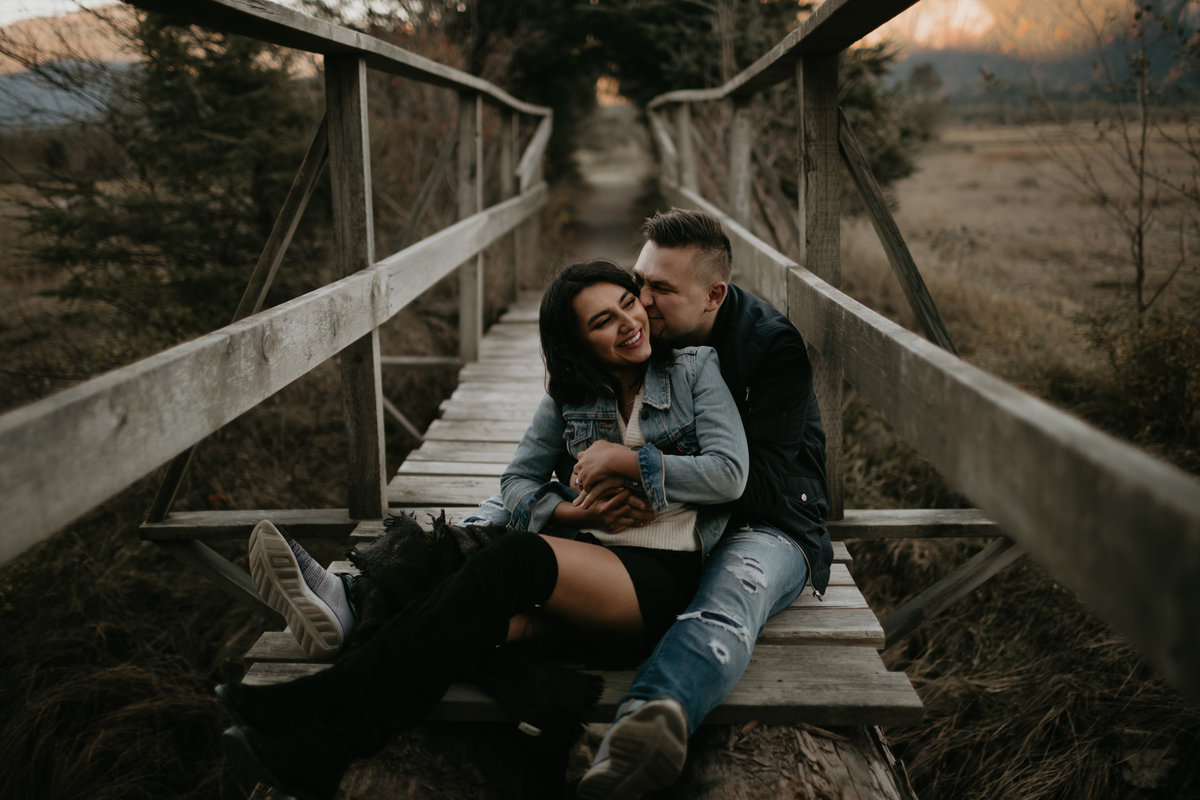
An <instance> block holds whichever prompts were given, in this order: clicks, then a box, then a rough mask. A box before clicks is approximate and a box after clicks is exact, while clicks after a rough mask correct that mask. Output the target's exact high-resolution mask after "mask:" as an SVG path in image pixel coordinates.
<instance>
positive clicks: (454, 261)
mask: <svg viewBox="0 0 1200 800" xmlns="http://www.w3.org/2000/svg"><path fill="white" fill-rule="evenodd" d="M546 194H547V187H546V184H544V183H542V184H539V185H537V186H535V187H533V188H531V189H530V190H529V191H527V192H524V193H522V194H520V195H518V196H517V197H514V198H513V199H512V200H506V201H504V202H503V203H498V204H496V205H493V206H490V207H489V208H488V210H486V211H483V212H481V213H479V214H476V215H474V216H472V217H469V218H467V219H465V220H462V221H461V222H458V223H455V224H454V225H451V226H450V227H449V228H444V229H443V230H441V231H439V232H438V233H435V234H433V235H432V236H427V237H425V238H424V239H422V240H421V241H419V242H416V243H414V244H412V245H410V246H409V247H406V248H405V249H403V250H401V251H400V252H398V253H395V254H393V255H391V256H388V257H387V258H385V259H383V260H382V261H380V262H379V263H378V264H376V265H375V271H377V272H381V273H385V274H386V275H387V277H388V280H386V281H384V284H385V285H384V286H383V287H382V291H383V292H385V294H386V299H387V316H388V318H391V317H392V316H394V315H395V314H396V313H397V312H398V311H400V309H402V308H404V307H405V306H406V305H408V304H409V303H411V302H412V301H413V300H415V299H416V298H417V297H419V296H420V295H422V294H423V293H424V292H425V291H426V290H427V289H429V288H430V287H431V286H433V284H435V283H437V282H438V281H439V280H441V279H442V278H443V277H445V276H446V275H447V274H448V273H449V272H450V271H452V270H453V269H454V268H456V267H457V266H458V265H459V264H462V263H463V262H464V261H466V260H467V259H468V258H470V257H472V256H474V255H475V254H476V253H478V252H480V251H481V250H483V249H484V248H486V247H487V246H488V245H490V244H492V243H493V242H495V241H496V240H497V239H499V238H500V237H502V236H504V235H505V234H507V233H508V232H510V231H511V230H513V229H514V228H515V227H516V226H517V225H518V224H520V223H521V222H522V221H523V220H525V219H526V218H527V217H529V216H530V215H531V214H533V213H534V212H535V211H536V210H537V209H538V208H539V207H540V206H541V205H542V204H543V203H544V202H545V199H546Z"/></svg>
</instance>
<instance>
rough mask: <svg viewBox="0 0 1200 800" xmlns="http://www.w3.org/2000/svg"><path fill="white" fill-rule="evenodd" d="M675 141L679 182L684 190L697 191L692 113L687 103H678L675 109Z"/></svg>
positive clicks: (698, 183) (698, 184)
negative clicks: (677, 152) (677, 146)
mask: <svg viewBox="0 0 1200 800" xmlns="http://www.w3.org/2000/svg"><path fill="white" fill-rule="evenodd" d="M675 140H676V141H677V142H678V143H679V165H678V167H677V171H678V173H679V182H680V183H681V184H683V187H684V188H685V189H690V190H691V191H693V192H696V191H699V187H700V182H699V179H698V177H697V175H696V155H695V151H694V150H693V144H692V112H691V109H690V108H688V105H687V103H680V104H679V106H678V107H677V108H676V109H675Z"/></svg>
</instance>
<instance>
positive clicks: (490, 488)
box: [388, 475, 500, 506]
mask: <svg viewBox="0 0 1200 800" xmlns="http://www.w3.org/2000/svg"><path fill="white" fill-rule="evenodd" d="M498 491H500V479H499V478H498V477H495V476H488V475H397V476H396V477H395V478H393V479H392V482H391V483H390V484H389V485H388V503H389V504H391V505H393V506H396V505H416V506H436V505H441V504H448V505H456V506H469V505H476V506H477V505H479V503H481V502H483V501H484V500H486V499H487V498H489V497H491V496H492V495H493V494H495V493H496V492H498Z"/></svg>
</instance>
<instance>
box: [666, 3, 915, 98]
mask: <svg viewBox="0 0 1200 800" xmlns="http://www.w3.org/2000/svg"><path fill="white" fill-rule="evenodd" d="M916 2H917V0H825V2H823V3H821V5H819V6H817V8H816V10H814V11H813V13H812V15H811V16H809V17H808V18H807V19H805V20H804V21H803V22H801V23H800V25H799V26H797V28H796V29H795V30H794V31H792V32H791V33H789V34H788V35H787V36H785V37H784V38H783V39H782V40H780V42H779V44H777V45H775V46H774V47H772V48H771V49H770V50H769V51H767V53H766V54H765V55H763V56H762V57H761V58H759V59H758V60H757V61H755V62H754V63H753V64H751V65H750V66H748V67H746V68H745V69H744V70H742V71H741V72H739V73H738V74H737V75H734V76H733V77H732V78H730V79H729V80H728V81H726V82H725V83H724V84H722V85H721V86H718V87H716V88H713V89H681V90H679V91H674V92H667V93H666V94H661V95H659V96H658V97H655V98H654V99H653V100H651V101H650V102H649V103H647V107H648V108H650V109H651V110H653V109H657V108H659V107H660V106H664V105H669V104H671V103H694V102H706V101H711V100H725V99H739V98H747V97H753V96H754V95H756V94H758V93H759V92H761V91H763V90H764V89H769V88H771V87H772V86H774V85H775V84H777V83H782V82H783V81H788V80H794V79H795V78H796V65H797V62H798V61H799V60H800V57H801V56H803V55H804V54H806V53H839V52H841V51H842V50H845V49H846V48H847V47H849V46H850V45H852V44H854V43H855V42H857V41H858V40H859V39H861V38H863V37H864V36H866V35H867V34H868V33H870V32H871V31H873V30H875V29H876V28H878V27H879V26H880V25H882V24H883V23H885V22H887V21H888V20H890V19H892V18H893V17H895V16H896V15H897V14H899V13H900V12H902V11H904V10H905V9H906V8H908V7H909V6H911V5H914V4H916Z"/></svg>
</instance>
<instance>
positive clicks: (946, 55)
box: [894, 49, 1096, 105]
mask: <svg viewBox="0 0 1200 800" xmlns="http://www.w3.org/2000/svg"><path fill="white" fill-rule="evenodd" d="M1092 62H1093V57H1091V56H1088V55H1079V56H1073V57H1067V58H1062V59H1058V60H1055V61H1041V60H1039V61H1033V60H1029V59H1023V58H1018V57H1015V56H1010V55H1006V54H1004V53H997V52H994V51H993V52H988V51H985V50H953V49H945V50H910V51H908V52H906V53H905V54H904V55H903V56H901V58H899V59H898V60H897V62H896V68H895V70H894V77H895V79H897V80H903V79H904V78H906V77H907V76H908V74H909V72H911V70H912V69H913V67H915V66H917V65H920V64H932V65H933V68H934V69H935V70H937V73H938V75H939V76H940V77H941V79H942V84H943V89H944V90H945V92H946V95H947V99H948V100H949V102H950V103H951V104H952V105H955V104H973V103H980V102H989V101H998V100H999V99H1000V98H1001V97H1007V98H1009V99H1011V98H1014V97H1021V98H1023V97H1024V96H1025V95H1027V94H1029V93H1030V92H1031V91H1033V87H1034V85H1035V82H1036V84H1037V85H1038V86H1039V87H1040V88H1041V90H1042V91H1043V92H1045V93H1046V94H1047V95H1048V96H1051V97H1057V98H1063V99H1081V98H1083V97H1088V96H1091V95H1093V94H1094V88H1095V83H1096V76H1095V74H1094V67H1093V64H1092ZM984 73H987V74H988V75H990V76H993V80H994V86H995V87H996V89H994V90H992V91H989V89H988V85H987V81H986V80H985V78H984Z"/></svg>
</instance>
